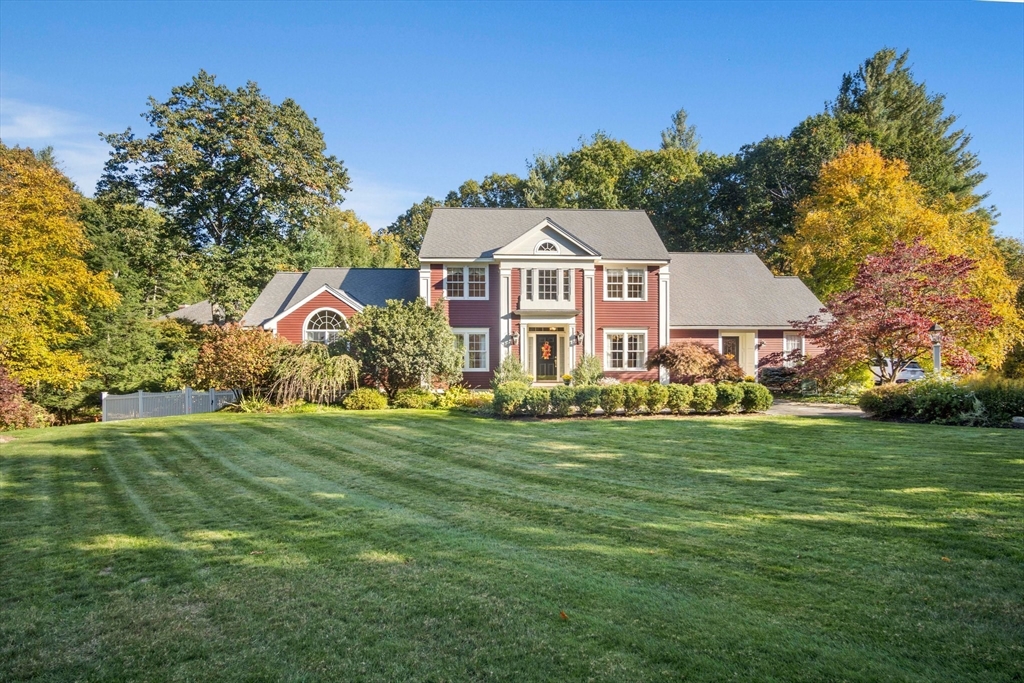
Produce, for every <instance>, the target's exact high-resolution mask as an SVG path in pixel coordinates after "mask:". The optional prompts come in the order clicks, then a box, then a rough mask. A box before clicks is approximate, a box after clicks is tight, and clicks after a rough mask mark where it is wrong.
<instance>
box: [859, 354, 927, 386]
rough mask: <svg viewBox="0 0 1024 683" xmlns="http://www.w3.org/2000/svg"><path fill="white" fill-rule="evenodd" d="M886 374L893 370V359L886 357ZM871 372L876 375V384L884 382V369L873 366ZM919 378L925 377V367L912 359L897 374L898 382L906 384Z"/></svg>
mask: <svg viewBox="0 0 1024 683" xmlns="http://www.w3.org/2000/svg"><path fill="white" fill-rule="evenodd" d="M885 364H886V368H885V369H886V374H890V373H891V372H892V359H891V358H886V359H885ZM871 374H873V375H874V376H875V384H876V385H877V384H881V383H882V379H881V377H882V370H881V368H880V367H879V366H877V365H872V366H871ZM919 379H924V368H922V367H921V365H920V364H919V363H918V362H917V361H916V360H912V361H910V363H909V364H908V365H907V367H905V368H903V369H902V370H900V372H899V374H898V375H896V384H906V383H907V382H916V381H917V380H919Z"/></svg>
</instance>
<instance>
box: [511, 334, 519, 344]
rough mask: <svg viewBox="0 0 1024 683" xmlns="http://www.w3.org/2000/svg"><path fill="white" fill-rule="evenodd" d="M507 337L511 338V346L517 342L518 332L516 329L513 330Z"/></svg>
mask: <svg viewBox="0 0 1024 683" xmlns="http://www.w3.org/2000/svg"><path fill="white" fill-rule="evenodd" d="M509 337H510V338H511V340H512V345H513V346H514V345H516V344H518V343H519V332H518V331H514V332H513V333H512V334H511V335H509Z"/></svg>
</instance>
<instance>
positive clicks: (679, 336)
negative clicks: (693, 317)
mask: <svg viewBox="0 0 1024 683" xmlns="http://www.w3.org/2000/svg"><path fill="white" fill-rule="evenodd" d="M668 340H669V343H672V342H683V341H695V342H700V343H701V344H707V345H708V346H710V347H712V348H715V349H717V348H718V330H710V329H702V330H669V331H668Z"/></svg>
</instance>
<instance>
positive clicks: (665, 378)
mask: <svg viewBox="0 0 1024 683" xmlns="http://www.w3.org/2000/svg"><path fill="white" fill-rule="evenodd" d="M670 310H671V309H670V308H669V279H668V266H662V267H661V268H660V269H659V270H658V346H665V345H666V344H668V341H669V331H668V330H669V311H670ZM658 378H659V379H660V381H661V383H662V384H668V383H669V375H668V370H666V369H665V368H659V369H658Z"/></svg>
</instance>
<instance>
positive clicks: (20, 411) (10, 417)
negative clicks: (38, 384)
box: [0, 366, 53, 432]
mask: <svg viewBox="0 0 1024 683" xmlns="http://www.w3.org/2000/svg"><path fill="white" fill-rule="evenodd" d="M52 422H53V419H52V418H51V417H50V414H49V413H48V412H46V410H45V409H43V408H42V407H40V406H37V405H35V404H34V403H32V402H31V401H29V400H28V399H27V398H25V395H24V390H23V389H22V387H21V385H20V384H19V383H18V381H17V380H15V379H14V378H13V377H11V376H10V375H9V374H7V370H6V368H4V367H3V366H0V432H2V431H5V430H8V429H29V428H32V427H45V426H47V425H49V424H52Z"/></svg>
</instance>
